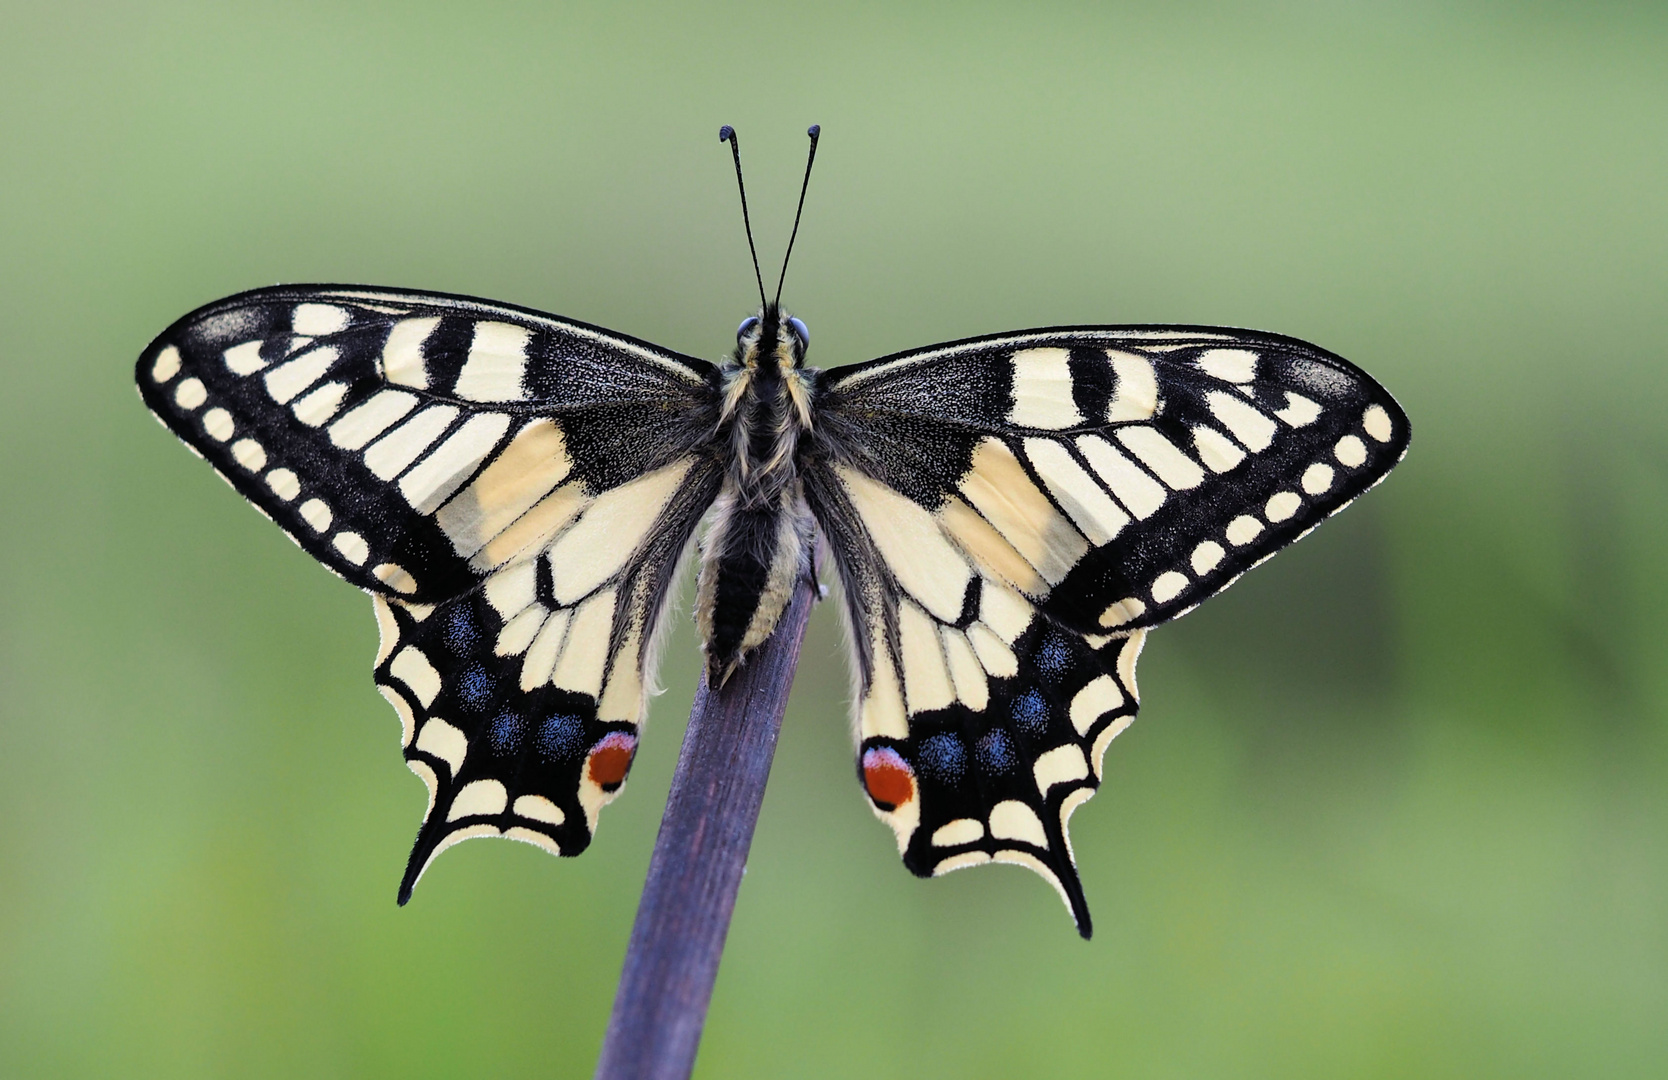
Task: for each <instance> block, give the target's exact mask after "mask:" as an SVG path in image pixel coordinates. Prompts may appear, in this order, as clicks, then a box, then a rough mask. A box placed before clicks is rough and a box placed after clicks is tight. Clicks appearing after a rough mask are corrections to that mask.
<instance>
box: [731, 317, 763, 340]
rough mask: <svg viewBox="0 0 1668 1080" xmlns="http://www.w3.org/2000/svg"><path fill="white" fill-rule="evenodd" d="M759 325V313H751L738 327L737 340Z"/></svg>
mask: <svg viewBox="0 0 1668 1080" xmlns="http://www.w3.org/2000/svg"><path fill="white" fill-rule="evenodd" d="M757 325H759V317H758V316H757V315H749V316H748V317H747V318H745V319H743V320H741V325H740V326H738V327H736V340H737V341H740V340H741V339H742V338H744V337H746V336H747V332H748V331H749V330H751V329H753V327H755V326H757Z"/></svg>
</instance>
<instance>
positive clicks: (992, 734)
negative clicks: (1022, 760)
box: [973, 728, 1019, 775]
mask: <svg viewBox="0 0 1668 1080" xmlns="http://www.w3.org/2000/svg"><path fill="white" fill-rule="evenodd" d="M973 756H974V758H975V759H977V761H978V762H979V768H980V769H981V770H983V771H984V772H986V773H990V774H992V775H1000V774H1002V773H1005V772H1011V771H1013V768H1014V766H1015V765H1018V764H1019V755H1018V754H1017V753H1015V752H1014V744H1013V740H1012V739H1010V738H1008V733H1007V732H1005V731H1003V730H1002V729H1001V728H994V729H992V730H991V731H989V732H987V733H986V734H985V736H984V738H982V739H980V740H979V742H978V744H977V745H975V746H974V747H973Z"/></svg>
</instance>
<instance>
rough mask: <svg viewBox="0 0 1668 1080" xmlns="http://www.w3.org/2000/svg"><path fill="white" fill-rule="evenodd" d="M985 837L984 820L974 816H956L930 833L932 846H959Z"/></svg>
mask: <svg viewBox="0 0 1668 1080" xmlns="http://www.w3.org/2000/svg"><path fill="white" fill-rule="evenodd" d="M984 838H985V826H984V822H982V821H978V820H976V819H974V818H957V819H956V820H954V821H952V822H950V823H949V824H948V825H943V826H940V827H939V828H938V829H937V830H935V831H934V832H933V834H932V846H933V847H960V846H961V845H962V844H971V843H973V842H974V841H976V840H983V839H984Z"/></svg>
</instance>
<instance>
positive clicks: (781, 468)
mask: <svg viewBox="0 0 1668 1080" xmlns="http://www.w3.org/2000/svg"><path fill="white" fill-rule="evenodd" d="M763 314H764V318H763V320H761V321H760V322H759V324H758V325H757V326H755V327H754V328H753V332H752V333H751V334H746V333H744V334H743V335H741V336H740V339H739V341H738V345H737V349H736V355H735V356H734V358H733V359H731V360H730V361H729V362H727V363H725V364H724V365H723V366H722V367H721V368H720V369H719V378H720V379H721V380H722V385H721V387H720V390H721V399H720V400H721V409H720V417H719V422H718V430H717V432H716V433H715V434H716V436H717V438H716V439H715V447H716V452H717V453H718V454H719V455H720V456H721V457H722V459H723V463H724V466H725V470H724V486H723V490H722V491H721V493H720V494H719V496H718V500H717V502H716V503H715V504H714V506H713V510H712V514H711V517H710V519H709V523H708V527H707V531H706V534H705V536H704V537H703V538H702V542H701V572H700V583H699V587H698V589H697V593H696V618H697V620H698V622H699V624H700V628H701V633H702V637H703V639H704V640H705V641H706V642H707V643H708V656H707V663H708V667H709V675H710V677H711V678H712V679H714V680H715V681H718V682H722V681H723V680H725V679H727V678H728V677H729V676H730V675H731V674H732V673H733V672H734V671H735V669H736V668H737V667H739V666H740V665H741V663H742V662H743V661H744V660H745V659H746V656H747V654H748V653H749V652H751V651H752V650H753V649H755V648H757V647H758V646H759V645H760V644H762V643H763V642H764V640H765V639H766V638H767V637H769V636H770V632H771V631H772V630H773V629H774V628H775V626H776V622H777V620H778V619H779V618H780V617H781V614H782V612H783V610H784V609H785V608H786V607H787V604H788V600H789V599H790V598H791V597H792V595H793V589H794V586H795V584H796V582H797V581H798V580H799V579H800V578H801V577H803V576H804V575H806V574H808V573H810V561H811V551H812V547H813V545H814V543H815V535H816V525H815V521H814V519H813V518H812V516H811V512H810V510H809V508H808V507H807V506H806V503H805V496H804V491H803V489H802V486H801V484H800V479H799V471H798V454H799V446H800V440H801V439H802V437H804V436H806V435H807V434H808V433H809V432H810V430H811V423H812V415H811V394H812V387H811V382H810V379H809V374H810V373H808V372H806V371H805V370H804V369H803V368H802V367H801V366H800V363H801V361H802V360H803V356H804V344H803V342H802V341H800V340H799V339H797V338H796V337H795V336H794V335H793V334H792V332H791V331H790V330H789V328H788V327H787V326H786V325H785V323H784V322H782V321H780V320H778V319H777V318H776V315H775V312H774V311H769V310H767V311H766V312H765V313H763ZM778 328H780V329H781V331H782V332H781V334H780V336H778V334H777V330H778Z"/></svg>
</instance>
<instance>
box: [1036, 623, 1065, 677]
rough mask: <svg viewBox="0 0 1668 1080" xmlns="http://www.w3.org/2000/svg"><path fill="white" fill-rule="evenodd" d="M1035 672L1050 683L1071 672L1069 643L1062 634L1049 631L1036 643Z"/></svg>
mask: <svg viewBox="0 0 1668 1080" xmlns="http://www.w3.org/2000/svg"><path fill="white" fill-rule="evenodd" d="M1034 656H1035V661H1036V665H1037V670H1039V671H1041V672H1042V676H1043V678H1044V679H1047V680H1048V681H1049V682H1050V683H1057V682H1059V681H1060V680H1061V679H1062V678H1063V677H1064V676H1065V674H1066V672H1068V671H1070V670H1071V661H1072V648H1071V642H1070V641H1069V640H1068V639H1067V638H1066V636H1065V635H1064V634H1061V633H1060V632H1058V631H1056V630H1050V631H1049V632H1048V633H1046V634H1045V635H1043V639H1042V640H1041V641H1039V642H1038V643H1037V651H1036V653H1035V654H1034Z"/></svg>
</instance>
